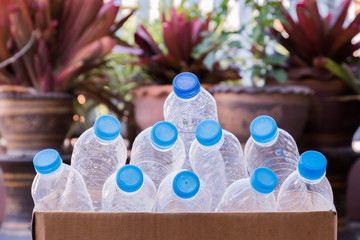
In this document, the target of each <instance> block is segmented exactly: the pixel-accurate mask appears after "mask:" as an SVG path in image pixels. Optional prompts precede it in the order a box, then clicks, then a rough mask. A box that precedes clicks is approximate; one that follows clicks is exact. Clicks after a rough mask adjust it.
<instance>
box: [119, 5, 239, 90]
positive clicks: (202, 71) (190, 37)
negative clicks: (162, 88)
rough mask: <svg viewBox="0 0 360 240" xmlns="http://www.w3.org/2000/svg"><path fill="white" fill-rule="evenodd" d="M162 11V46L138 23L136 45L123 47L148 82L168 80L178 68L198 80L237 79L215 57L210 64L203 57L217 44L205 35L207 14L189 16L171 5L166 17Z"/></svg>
mask: <svg viewBox="0 0 360 240" xmlns="http://www.w3.org/2000/svg"><path fill="white" fill-rule="evenodd" d="M165 15H166V14H165V13H164V12H163V13H162V20H161V24H162V41H161V42H163V44H164V45H165V47H164V49H161V47H160V46H159V44H158V43H156V41H155V40H154V38H153V37H152V36H151V35H150V34H149V32H148V30H147V29H146V27H145V26H144V25H140V26H139V27H138V28H137V31H136V32H135V35H134V37H135V43H136V45H137V46H132V47H127V48H124V49H123V52H124V53H129V54H132V55H135V56H137V57H138V59H139V60H138V61H136V62H135V64H137V65H139V66H141V67H142V69H143V71H144V72H145V73H146V74H147V75H148V76H150V78H151V81H152V84H154V83H155V84H159V85H162V84H171V83H172V80H173V78H174V77H175V76H176V75H177V74H178V73H180V72H192V73H194V74H196V75H197V76H198V77H199V80H200V81H201V82H202V83H218V82H221V81H223V80H228V79H232V80H235V79H240V76H239V74H238V71H237V70H235V69H232V68H225V69H223V68H222V67H221V66H220V63H219V61H214V62H213V63H212V64H211V66H210V67H209V66H207V65H206V64H205V59H206V57H208V55H209V54H210V53H214V52H215V51H216V50H217V49H218V48H219V45H220V43H219V42H216V41H210V40H209V38H207V37H208V36H209V35H211V30H210V27H209V23H210V21H211V16H208V17H206V18H205V19H201V18H200V17H198V16H197V17H194V18H190V16H189V15H188V14H187V12H180V13H178V12H177V11H176V9H174V8H172V9H171V10H170V17H169V18H167V17H166V16H165ZM214 31H215V30H214ZM204 41H207V42H206V43H207V49H206V50H204V51H200V52H199V51H196V50H198V47H199V46H200V45H201V44H203V43H204Z"/></svg>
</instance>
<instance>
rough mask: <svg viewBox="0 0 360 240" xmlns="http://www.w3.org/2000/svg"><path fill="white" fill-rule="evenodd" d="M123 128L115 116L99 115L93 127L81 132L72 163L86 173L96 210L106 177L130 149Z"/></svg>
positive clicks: (99, 204)
mask: <svg viewBox="0 0 360 240" xmlns="http://www.w3.org/2000/svg"><path fill="white" fill-rule="evenodd" d="M120 128H121V125H120V122H119V120H117V119H116V118H115V117H113V116H110V115H103V116H100V117H98V118H97V119H96V121H95V124H94V127H92V128H90V129H88V130H86V131H85V132H84V133H83V134H81V136H80V137H79V139H78V140H77V142H76V143H75V146H74V150H73V155H72V158H71V166H73V167H74V168H75V169H76V170H78V171H79V172H80V174H81V175H82V176H83V178H84V181H85V184H86V186H87V189H88V191H89V193H90V196H91V199H92V202H93V206H94V209H95V211H98V210H100V209H101V193H102V189H103V186H104V183H105V181H106V180H107V179H108V178H109V177H110V176H111V175H112V174H113V173H115V172H116V171H117V170H118V169H119V168H120V167H121V166H123V165H125V162H126V158H127V149H126V146H125V143H124V140H123V138H122V137H121V135H120Z"/></svg>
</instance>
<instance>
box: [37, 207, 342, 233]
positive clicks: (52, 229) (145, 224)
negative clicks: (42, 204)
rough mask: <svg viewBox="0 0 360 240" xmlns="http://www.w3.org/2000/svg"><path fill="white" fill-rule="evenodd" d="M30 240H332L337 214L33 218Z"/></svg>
mask: <svg viewBox="0 0 360 240" xmlns="http://www.w3.org/2000/svg"><path fill="white" fill-rule="evenodd" d="M32 237H33V239H34V240H45V239H46V240H48V239H51V240H57V239H59V240H60V239H61V240H63V239H66V240H81V239H95V240H97V239H99V240H100V239H101V240H112V239H120V240H122V239H124V240H125V239H126V240H140V239H141V240H180V239H181V240H185V239H186V240H195V239H196V240H212V239H214V240H215V239H219V240H220V239H221V240H227V239H229V240H237V239H246V240H255V239H256V240H263V239H264V240H265V239H266V240H269V239H276V240H312V239H314V240H315V239H321V240H327V239H329V240H336V239H337V215H336V212H332V211H326V212H295V213H287V212H285V213H283V212H275V213H75V212H35V213H34V214H33V219H32Z"/></svg>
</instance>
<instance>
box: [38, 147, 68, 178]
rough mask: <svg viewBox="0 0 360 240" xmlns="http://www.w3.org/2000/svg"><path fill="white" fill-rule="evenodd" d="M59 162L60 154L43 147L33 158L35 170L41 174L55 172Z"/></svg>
mask: <svg viewBox="0 0 360 240" xmlns="http://www.w3.org/2000/svg"><path fill="white" fill-rule="evenodd" d="M61 163H62V160H61V158H60V155H59V153H58V152H57V151H56V150H54V149H44V150H42V151H40V152H38V153H37V154H36V155H35V157H34V159H33V164H34V167H35V170H36V171H37V172H38V173H41V174H49V173H53V172H55V171H56V170H57V169H59V167H60V165H61Z"/></svg>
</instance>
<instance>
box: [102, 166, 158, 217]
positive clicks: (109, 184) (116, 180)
mask: <svg viewBox="0 0 360 240" xmlns="http://www.w3.org/2000/svg"><path fill="white" fill-rule="evenodd" d="M155 200H156V187H155V184H154V183H153V182H152V181H151V179H150V178H149V177H148V176H147V175H146V174H143V172H142V171H141V170H140V168H138V167H136V166H134V165H125V166H123V167H121V168H120V169H119V171H118V172H116V173H114V174H113V175H111V176H110V177H109V179H108V180H107V181H106V182H105V184H104V188H103V192H102V211H104V212H151V211H152V209H153V207H154V205H155Z"/></svg>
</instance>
